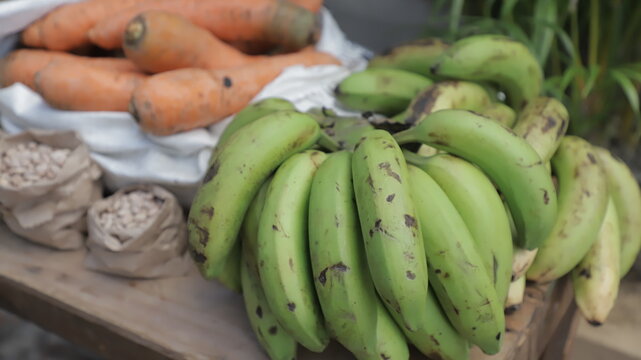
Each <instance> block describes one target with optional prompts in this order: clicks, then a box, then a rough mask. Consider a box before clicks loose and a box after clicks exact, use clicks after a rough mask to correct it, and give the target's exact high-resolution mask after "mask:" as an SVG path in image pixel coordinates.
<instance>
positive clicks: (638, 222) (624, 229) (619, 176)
mask: <svg viewBox="0 0 641 360" xmlns="http://www.w3.org/2000/svg"><path fill="white" fill-rule="evenodd" d="M594 151H595V152H596V154H597V156H598V158H599V160H600V161H601V166H602V167H603V169H604V170H605V175H606V179H607V182H608V191H609V193H610V196H611V197H612V200H613V201H614V206H615V207H616V211H617V214H618V218H619V229H620V232H621V269H620V274H621V277H623V276H625V274H627V273H628V271H630V269H631V268H632V265H634V260H635V259H636V258H637V256H638V255H639V251H640V250H641V190H639V184H638V183H637V180H636V178H635V177H634V174H632V171H630V168H629V167H628V166H627V165H626V164H625V163H624V162H623V160H621V159H619V158H615V157H614V156H613V155H612V154H611V153H610V152H609V151H608V150H606V149H603V148H599V147H595V150H594Z"/></svg>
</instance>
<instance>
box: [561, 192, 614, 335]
mask: <svg viewBox="0 0 641 360" xmlns="http://www.w3.org/2000/svg"><path fill="white" fill-rule="evenodd" d="M620 252H621V233H620V232H619V219H618V217H617V211H616V207H615V206H614V201H612V199H611V198H610V199H609V201H608V207H607V210H606V212H605V218H604V219H603V222H602V223H601V227H600V229H599V234H598V235H597V240H596V241H595V242H594V244H593V245H592V247H591V248H590V251H588V253H587V254H585V257H584V258H583V259H582V260H581V262H580V263H579V264H578V265H577V266H576V268H574V270H573V271H572V285H574V299H575V300H576V304H577V306H578V307H579V310H581V313H582V314H583V316H584V317H585V318H586V320H587V321H588V322H589V323H590V324H592V325H595V326H599V325H601V324H603V323H604V322H605V320H606V319H607V317H608V315H609V314H610V310H612V308H613V307H614V302H615V301H616V298H617V294H618V292H619V278H620V276H619V268H620V260H619V256H620Z"/></svg>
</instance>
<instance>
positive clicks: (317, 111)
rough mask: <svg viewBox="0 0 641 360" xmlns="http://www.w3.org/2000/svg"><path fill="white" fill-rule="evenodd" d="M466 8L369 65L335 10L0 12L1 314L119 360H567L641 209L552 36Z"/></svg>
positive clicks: (133, 0) (237, 6)
mask: <svg viewBox="0 0 641 360" xmlns="http://www.w3.org/2000/svg"><path fill="white" fill-rule="evenodd" d="M501 6H502V7H501V16H503V17H507V15H506V14H509V13H510V11H511V10H514V9H513V8H510V7H509V6H507V5H501ZM536 6H537V9H538V12H537V14H539V16H543V15H542V13H543V12H544V11H543V10H546V11H547V12H546V16H549V17H550V19H552V15H554V19H556V11H557V10H558V9H557V5H556V4H551V3H547V5H545V2H544V1H541V2H537V4H536ZM546 6H547V7H546ZM441 7H442V4H441V5H439V6H437V7H435V8H434V9H433V10H434V13H438V12H439V11H442V9H441ZM439 9H440V10H439ZM518 9H520V11H523V9H522V8H518ZM639 9H641V7H640V8H639ZM450 10H451V12H452V13H451V14H450V19H449V21H450V26H449V29H448V31H449V32H448V33H447V34H443V33H438V32H436V31H433V32H431V33H430V34H429V36H426V35H421V36H418V35H417V37H416V39H414V40H413V41H411V42H407V43H401V44H392V46H391V48H390V49H389V50H388V51H386V52H371V51H369V50H368V49H366V48H364V47H363V46H360V45H359V44H357V43H354V42H352V41H350V39H349V38H348V37H347V36H346V35H345V34H344V33H343V32H342V31H341V28H340V26H339V24H337V23H336V21H335V20H334V18H333V16H332V14H331V12H330V11H329V10H328V9H327V8H325V7H323V1H320V0H279V1H275V0H237V1H234V2H229V1H227V0H120V1H117V2H113V1H110V0H88V1H69V0H60V1H56V2H42V1H38V0H32V1H23V2H17V1H16V2H6V3H0V24H3V25H0V40H1V41H2V42H1V43H0V56H2V58H1V59H0V124H1V125H2V132H0V213H1V214H2V219H3V225H1V226H0V306H1V307H3V308H5V309H6V310H8V311H10V312H13V313H15V314H17V315H19V316H20V317H23V318H25V319H26V320H29V321H32V322H34V323H36V324H38V325H40V326H42V327H43V328H45V329H47V330H49V331H52V332H55V333H58V334H60V335H61V336H63V337H65V338H67V339H69V340H71V341H72V342H75V343H77V344H80V345H83V346H86V347H87V348H89V349H92V350H93V351H95V352H96V353H97V354H100V355H102V356H104V357H106V358H109V359H112V358H113V359H148V358H149V359H151V358H171V359H258V358H271V359H286V360H289V359H292V358H301V359H343V358H344V359H348V358H354V357H355V358H358V359H378V358H380V359H384V360H385V359H387V360H394V359H405V358H412V359H421V358H429V359H434V360H436V359H446V360H464V359H472V360H480V359H497V360H517V359H519V360H520V359H527V360H552V359H568V358H569V356H570V355H571V353H572V346H573V340H574V336H575V333H576V329H577V324H578V322H579V321H587V322H588V323H589V324H591V325H594V326H599V325H601V324H603V323H605V322H606V321H607V318H608V315H609V314H610V311H611V310H612V308H613V306H614V304H615V301H616V298H617V294H618V289H619V282H620V279H621V278H622V277H624V276H625V275H626V274H627V273H628V272H629V271H630V269H631V268H632V266H633V264H634V262H635V259H636V258H637V256H638V253H639V251H640V250H641V237H640V236H639V233H641V189H640V188H639V184H638V181H637V180H636V178H635V175H634V173H633V171H632V170H631V169H630V167H629V165H628V164H626V163H625V162H623V161H621V160H620V159H619V158H618V157H617V156H616V152H615V151H612V149H609V148H608V146H607V144H604V143H603V142H600V141H597V140H598V137H595V136H586V135H585V134H584V133H581V132H580V131H579V130H577V129H579V128H580V126H579V125H581V126H585V125H584V124H583V120H582V117H581V111H583V110H582V109H583V107H581V106H579V109H578V110H577V106H575V105H576V104H575V103H576V102H577V101H578V98H577V95H576V91H579V90H580V91H581V94H587V93H589V91H590V90H591V86H596V85H594V84H595V83H596V82H597V81H598V77H594V78H592V80H590V81H591V82H592V83H590V81H588V84H591V85H590V87H587V89H586V88H584V87H583V86H585V82H584V81H582V80H581V81H579V82H578V83H577V84H575V87H574V88H573V89H572V91H574V93H570V95H573V97H572V96H570V97H571V98H570V99H568V94H567V93H568V92H569V91H570V90H567V86H568V84H569V82H570V81H574V78H572V76H570V75H572V73H571V72H570V75H567V74H566V75H564V76H563V77H562V78H559V76H557V75H555V74H556V73H555V71H557V70H558V68H559V67H560V66H561V64H562V62H561V60H559V59H556V61H557V62H556V63H555V64H553V65H549V64H547V63H546V59H547V57H548V55H549V53H550V51H552V50H550V47H551V46H552V45H551V44H552V42H551V40H550V37H551V36H553V35H554V32H553V31H551V30H550V29H547V28H539V29H538V30H537V29H536V28H535V29H534V30H533V35H532V36H533V38H534V40H533V41H536V40H537V39H538V41H539V42H534V43H530V42H528V41H527V40H528V39H524V37H523V36H518V34H517V35H515V34H513V33H510V32H509V31H502V32H501V31H498V30H499V29H502V28H501V27H500V26H499V25H496V26H495V27H494V28H491V29H490V30H492V31H480V30H478V29H477V28H475V27H474V26H480V25H478V24H475V23H474V22H471V23H470V24H468V25H469V26H472V29H477V30H469V29H467V28H461V29H465V31H463V30H461V31H459V32H457V29H458V28H459V25H460V24H459V23H458V21H459V20H460V15H461V11H462V8H460V7H456V6H454V7H452V9H450ZM593 10H594V9H593ZM457 11H458V13H457ZM483 11H486V12H487V14H485V15H486V16H488V17H491V15H492V13H493V11H494V10H493V8H492V6H490V7H489V8H484V10H483ZM552 12H554V14H552ZM457 14H458V15H457ZM550 14H552V15H550ZM520 16H521V15H519V16H518V17H516V19H517V20H519V21H521V20H522V19H521V17H520ZM537 19H538V18H537ZM554 19H552V20H554ZM426 21H428V23H429V24H430V25H432V23H433V22H435V21H436V20H435V19H434V17H433V15H431V16H430V18H429V19H428V20H426ZM510 21H515V20H514V19H511V20H510ZM526 21H527V20H526ZM481 28H482V27H481ZM508 29H512V30H513V29H514V27H509V28H508ZM497 32H498V33H497ZM560 39H561V40H565V38H564V37H560ZM577 42H578V41H577ZM577 46H578V45H577ZM576 52H578V51H576ZM553 54H556V53H553ZM555 56H560V55H559V54H556V55H555ZM591 59H592V58H591ZM592 60H594V59H592ZM575 65H576V64H574V65H572V66H575ZM634 69H636V68H634V67H630V68H625V69H624V70H625V71H624V70H614V72H613V73H612V74H613V75H612V76H613V79H614V81H615V82H617V83H619V84H620V87H621V88H622V90H623V91H624V92H625V94H626V96H627V97H628V99H630V104H631V106H632V107H634V106H635V104H636V107H637V109H636V110H635V109H632V111H633V112H634V111H636V113H635V114H636V115H638V112H639V111H638V103H635V102H634V101H633V95H634V92H633V90H634V89H633V88H632V86H633V83H631V82H629V83H628V82H626V81H625V80H621V79H622V76H623V77H626V76H627V77H629V79H628V81H631V80H630V79H636V76H637V75H636V74H637V73H635V71H636V70H634ZM575 71H576V72H579V70H575ZM617 71H618V72H617ZM597 73H598V72H597ZM576 76H577V77H579V78H580V79H582V78H581V77H580V76H579V75H576ZM640 78H641V77H640ZM563 79H565V80H563ZM559 82H561V84H560V85H559ZM577 89H579V90H577ZM581 96H584V95H581ZM585 96H587V95H585ZM575 124H579V125H575ZM639 134H641V131H640V132H639ZM640 136H641V135H640Z"/></svg>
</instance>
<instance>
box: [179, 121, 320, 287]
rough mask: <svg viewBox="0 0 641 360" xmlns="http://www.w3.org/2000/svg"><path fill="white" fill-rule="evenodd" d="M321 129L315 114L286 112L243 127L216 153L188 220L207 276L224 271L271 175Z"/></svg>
mask: <svg viewBox="0 0 641 360" xmlns="http://www.w3.org/2000/svg"><path fill="white" fill-rule="evenodd" d="M319 134H320V129H319V127H318V124H317V123H316V121H315V120H314V119H313V118H312V117H311V116H309V115H305V114H302V113H297V112H293V111H282V112H278V113H274V114H271V115H267V116H264V117H262V118H260V119H259V120H256V121H254V122H252V123H251V124H248V125H246V126H244V127H243V129H242V130H241V131H238V132H236V133H235V134H234V135H232V136H231V137H230V138H229V139H228V140H227V141H226V142H225V144H224V145H223V146H222V147H221V148H220V149H219V150H218V151H216V152H215V156H214V158H213V159H212V164H211V166H210V167H209V170H207V173H206V174H205V177H204V179H203V183H202V185H201V186H200V188H199V189H198V191H197V193H196V195H195V197H194V200H193V202H192V205H191V209H190V211H189V217H188V221H187V226H188V230H189V247H190V253H191V255H192V257H193V259H194V261H195V262H196V264H197V265H198V268H199V270H200V272H201V274H202V275H203V276H204V277H206V278H215V277H216V276H217V275H219V274H220V273H221V271H222V268H223V267H224V263H225V259H226V258H227V256H228V255H229V253H230V251H231V250H232V248H233V247H234V244H235V242H236V238H237V236H238V231H239V229H240V226H241V222H242V219H243V217H244V215H245V211H246V210H247V207H248V206H249V203H250V202H251V200H252V198H253V197H254V195H255V194H256V192H257V191H258V189H259V188H260V185H261V184H262V183H263V182H264V181H265V179H266V178H267V176H268V175H269V174H270V173H271V172H272V171H274V169H276V167H278V165H280V163H282V162H283V161H284V160H286V159H287V158H288V157H289V156H291V155H292V154H295V153H297V152H299V151H301V150H304V149H306V148H308V147H310V146H312V145H313V144H314V143H315V142H316V140H317V139H318V136H319ZM256 149H260V151H258V152H257V151H256Z"/></svg>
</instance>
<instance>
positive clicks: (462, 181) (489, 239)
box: [404, 153, 512, 303]
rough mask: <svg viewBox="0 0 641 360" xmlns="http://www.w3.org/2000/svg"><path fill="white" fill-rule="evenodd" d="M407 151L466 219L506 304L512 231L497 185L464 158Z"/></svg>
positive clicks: (500, 297)
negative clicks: (411, 153)
mask: <svg viewBox="0 0 641 360" xmlns="http://www.w3.org/2000/svg"><path fill="white" fill-rule="evenodd" d="M404 154H406V159H407V161H408V162H409V163H411V164H413V165H415V166H417V167H419V168H421V169H422V170H423V171H425V172H426V173H427V174H428V175H429V176H430V177H431V178H432V179H433V180H434V181H436V183H437V184H438V185H439V186H440V188H441V189H442V190H443V191H444V192H445V194H446V195H447V197H448V198H449V199H450V201H451V202H452V204H453V205H454V207H455V208H456V210H457V211H458V213H459V214H460V216H461V218H463V221H464V222H465V225H466V226H467V228H468V229H469V231H470V234H471V235H472V238H473V239H474V242H475V243H476V249H477V250H478V252H479V254H480V255H481V260H482V261H483V265H484V267H485V269H486V271H487V274H488V276H489V277H490V279H491V280H492V284H493V285H494V288H495V290H496V294H497V297H498V300H499V301H500V302H501V303H503V302H504V301H505V298H506V296H507V289H508V286H509V284H510V277H511V274H512V232H511V230H510V222H509V219H508V217H507V214H506V213H505V207H504V206H503V202H502V201H501V197H500V196H499V194H498V193H497V192H496V189H495V188H494V185H493V184H492V182H491V181H490V180H489V179H488V178H487V176H485V174H483V172H482V171H481V170H479V169H478V168H477V167H476V166H474V165H472V164H470V163H469V162H467V161H465V160H463V159H461V158H458V157H455V156H452V155H447V154H439V155H435V156H432V157H429V158H422V157H417V156H415V155H414V156H412V157H411V158H410V157H407V153H404ZM479 204H483V211H479ZM428 262H429V259H428Z"/></svg>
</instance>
